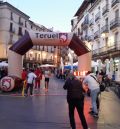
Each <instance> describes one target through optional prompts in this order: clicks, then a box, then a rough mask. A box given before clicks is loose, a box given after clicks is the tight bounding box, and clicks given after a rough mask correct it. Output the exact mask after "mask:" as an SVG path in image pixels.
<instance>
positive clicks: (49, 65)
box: [40, 64, 55, 67]
mask: <svg viewBox="0 0 120 129" xmlns="http://www.w3.org/2000/svg"><path fill="white" fill-rule="evenodd" d="M40 67H55V65H51V64H44V65H41V66H40Z"/></svg>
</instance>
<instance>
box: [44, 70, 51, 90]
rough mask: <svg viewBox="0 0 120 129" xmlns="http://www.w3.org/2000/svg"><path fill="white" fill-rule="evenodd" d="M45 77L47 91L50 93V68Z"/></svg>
mask: <svg viewBox="0 0 120 129" xmlns="http://www.w3.org/2000/svg"><path fill="white" fill-rule="evenodd" d="M44 76H45V90H46V91H48V86H49V78H50V70H49V69H48V68H46V70H45V72H44Z"/></svg>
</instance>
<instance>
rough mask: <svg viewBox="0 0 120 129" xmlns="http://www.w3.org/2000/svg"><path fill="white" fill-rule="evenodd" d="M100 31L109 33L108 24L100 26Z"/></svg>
mask: <svg viewBox="0 0 120 129" xmlns="http://www.w3.org/2000/svg"><path fill="white" fill-rule="evenodd" d="M101 33H109V25H105V26H103V27H102V28H101Z"/></svg>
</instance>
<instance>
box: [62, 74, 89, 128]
mask: <svg viewBox="0 0 120 129" xmlns="http://www.w3.org/2000/svg"><path fill="white" fill-rule="evenodd" d="M63 88H64V89H65V90H67V102H68V107H69V119H70V125H71V127H72V129H76V124H75V118H74V110H75V108H76V109H77V111H78V114H79V118H80V120H81V123H82V126H83V129H88V125H87V122H86V119H85V116H84V112H83V110H84V109H83V108H84V94H83V92H84V89H83V87H82V83H81V82H80V81H79V80H78V79H77V78H76V77H75V76H74V75H73V74H72V73H70V74H69V77H68V79H67V80H66V82H65V84H64V86H63Z"/></svg>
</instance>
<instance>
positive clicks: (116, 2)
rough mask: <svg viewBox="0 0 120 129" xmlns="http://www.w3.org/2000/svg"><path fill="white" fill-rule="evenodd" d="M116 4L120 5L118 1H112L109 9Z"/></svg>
mask: <svg viewBox="0 0 120 129" xmlns="http://www.w3.org/2000/svg"><path fill="white" fill-rule="evenodd" d="M118 3H120V0H112V3H111V7H113V6H115V5H116V4H118Z"/></svg>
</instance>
